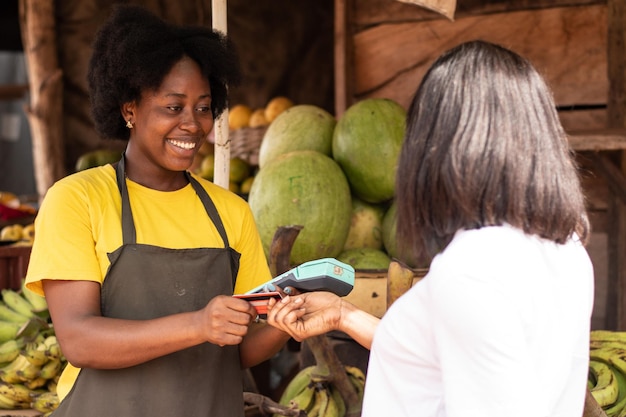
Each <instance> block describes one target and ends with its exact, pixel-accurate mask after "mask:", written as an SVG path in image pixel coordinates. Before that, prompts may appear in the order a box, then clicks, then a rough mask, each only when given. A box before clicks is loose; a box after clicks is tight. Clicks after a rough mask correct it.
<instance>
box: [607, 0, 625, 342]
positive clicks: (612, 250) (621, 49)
mask: <svg viewBox="0 0 626 417" xmlns="http://www.w3.org/2000/svg"><path fill="white" fill-rule="evenodd" d="M607 27H608V29H607V30H608V37H607V72H608V81H609V89H608V100H607V121H608V127H609V128H616V129H623V128H626V72H625V71H626V3H625V2H624V0H608V1H607ZM617 152H618V155H617V157H618V158H617V159H618V161H619V163H618V164H619V169H620V170H621V172H622V173H625V172H626V157H625V153H624V151H617ZM612 200H613V201H612V204H611V209H610V211H611V213H612V214H613V216H612V222H613V224H612V225H610V227H609V267H608V275H609V276H608V288H609V291H608V296H607V307H606V310H607V311H606V317H607V319H606V325H607V328H609V329H615V330H626V205H625V204H624V203H623V202H622V201H620V200H619V197H617V196H615V197H613V199H612Z"/></svg>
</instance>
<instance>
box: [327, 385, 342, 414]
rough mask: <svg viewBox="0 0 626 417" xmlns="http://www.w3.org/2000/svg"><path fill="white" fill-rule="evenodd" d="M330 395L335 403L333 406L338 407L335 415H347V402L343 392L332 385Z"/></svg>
mask: <svg viewBox="0 0 626 417" xmlns="http://www.w3.org/2000/svg"><path fill="white" fill-rule="evenodd" d="M330 396H331V399H332V401H333V403H334V405H333V407H335V408H336V411H335V415H336V416H337V417H344V416H345V415H346V403H345V402H344V400H343V398H342V397H341V393H340V392H339V390H338V389H337V388H335V387H334V386H331V388H330ZM329 408H331V406H329Z"/></svg>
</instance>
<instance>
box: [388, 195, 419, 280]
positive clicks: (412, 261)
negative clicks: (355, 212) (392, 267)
mask: <svg viewBox="0 0 626 417" xmlns="http://www.w3.org/2000/svg"><path fill="white" fill-rule="evenodd" d="M397 224H398V205H397V202H396V200H393V201H392V202H391V205H390V206H389V209H388V210H387V212H386V213H385V215H384V217H383V224H382V226H383V247H384V249H385V251H386V252H387V254H389V256H390V257H391V258H394V259H397V260H399V261H401V262H403V263H404V264H406V265H408V266H410V267H411V268H424V267H426V266H427V262H425V261H424V260H423V259H421V258H420V256H418V255H416V254H410V253H403V251H401V250H400V248H399V247H398V243H397V241H396V230H397Z"/></svg>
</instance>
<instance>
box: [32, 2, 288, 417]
mask: <svg viewBox="0 0 626 417" xmlns="http://www.w3.org/2000/svg"><path fill="white" fill-rule="evenodd" d="M238 65H239V63H238V59H237V56H236V54H235V52H234V50H233V48H232V45H231V44H230V42H229V41H228V39H227V38H225V37H224V36H223V35H221V34H220V33H218V32H215V31H212V30H211V29H207V28H204V27H195V26H192V27H189V26H185V27H183V26H175V25H172V24H169V23H167V22H165V21H163V20H162V19H160V18H158V17H157V16H155V15H153V14H152V13H150V12H148V11H147V10H145V9H143V8H140V7H137V6H117V7H116V8H115V9H114V11H113V14H112V15H111V16H110V18H109V19H108V20H107V21H106V22H105V23H104V25H103V26H102V27H101V28H100V30H99V32H98V34H97V36H96V39H95V42H94V48H93V56H92V57H91V61H90V64H89V72H88V81H89V89H90V100H91V106H92V110H93V118H94V122H95V126H96V129H97V131H98V132H99V133H100V134H101V135H102V136H104V137H106V138H112V139H121V140H126V141H127V146H126V149H125V151H124V154H123V156H122V158H121V159H120V161H119V162H118V163H116V164H112V165H111V164H109V165H105V166H100V167H97V168H92V169H88V170H85V171H80V172H77V173H75V174H72V175H70V176H67V177H65V178H63V179H61V180H60V181H58V182H57V183H55V184H54V185H53V186H52V187H51V188H50V189H49V191H48V192H47V195H46V196H45V199H44V201H43V202H42V205H41V208H40V211H39V214H38V216H37V219H36V231H37V239H36V240H35V242H34V245H33V249H32V254H31V259H30V265H29V270H28V273H27V278H26V282H27V286H28V288H29V289H30V290H33V291H35V292H37V293H39V294H42V295H45V297H46V300H47V302H48V306H49V310H50V315H51V318H52V321H53V323H54V328H55V331H56V335H57V337H58V340H59V342H60V344H61V348H62V350H63V353H64V355H65V357H66V358H67V360H68V362H69V364H68V366H67V367H66V369H65V370H64V372H63V374H62V376H61V379H60V381H59V383H58V393H59V397H60V398H61V402H60V405H59V407H58V409H57V410H56V411H55V412H54V416H55V417H57V416H74V417H85V416H89V417H104V416H107V417H110V416H116V417H131V416H132V417H137V416H198V417H200V416H206V417H208V416H243V414H244V407H243V396H242V392H243V387H242V373H241V369H243V368H248V367H250V366H253V365H256V364H258V363H260V362H262V361H264V360H267V359H269V358H270V357H272V356H273V355H274V354H275V353H277V352H278V351H279V350H280V349H281V348H282V346H283V345H284V344H285V342H286V341H287V340H288V339H289V335H287V334H286V333H284V332H282V331H280V330H278V329H276V328H274V327H271V326H267V325H266V323H259V322H258V320H256V319H257V318H258V316H257V313H256V311H255V309H254V308H253V307H252V305H251V304H250V303H248V302H247V301H245V300H242V299H238V298H234V297H232V295H233V294H236V293H244V292H246V291H248V290H250V289H252V288H254V287H256V286H258V285H260V284H262V283H263V282H266V281H267V280H269V279H271V276H270V271H269V267H268V264H267V260H266V258H265V255H264V252H263V248H262V245H261V241H260V238H259V235H258V231H257V228H256V225H255V222H254V219H253V217H252V215H251V212H250V210H249V207H248V205H247V203H246V202H245V201H244V200H243V199H241V198H240V197H239V196H237V195H236V194H233V193H232V192H230V191H228V190H225V189H223V188H222V187H219V186H217V185H215V184H213V183H211V182H209V181H207V180H205V179H203V178H200V177H198V176H196V175H195V174H192V173H190V172H189V171H188V169H189V167H190V166H191V164H192V162H193V160H194V156H195V155H196V154H197V152H198V150H199V148H200V146H201V145H202V144H203V142H204V141H206V140H207V136H208V135H209V132H210V131H211V130H212V129H213V124H214V120H215V118H217V117H218V116H219V115H220V114H221V113H222V112H223V111H224V109H226V108H227V88H228V85H230V84H234V83H236V82H238V80H239V78H240V72H239V66H238Z"/></svg>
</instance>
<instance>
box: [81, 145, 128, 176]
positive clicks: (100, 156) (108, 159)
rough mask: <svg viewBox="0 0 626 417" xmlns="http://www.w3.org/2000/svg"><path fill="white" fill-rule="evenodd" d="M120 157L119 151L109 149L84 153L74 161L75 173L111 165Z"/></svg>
mask: <svg viewBox="0 0 626 417" xmlns="http://www.w3.org/2000/svg"><path fill="white" fill-rule="evenodd" d="M121 157H122V152H121V151H114V150H111V149H96V150H94V151H89V152H85V153H84V154H82V155H81V156H79V157H78V159H77V160H76V166H75V169H76V171H77V172H78V171H83V170H85V169H89V168H94V167H97V166H101V165H106V164H112V163H114V162H117V161H119V160H120V158H121Z"/></svg>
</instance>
